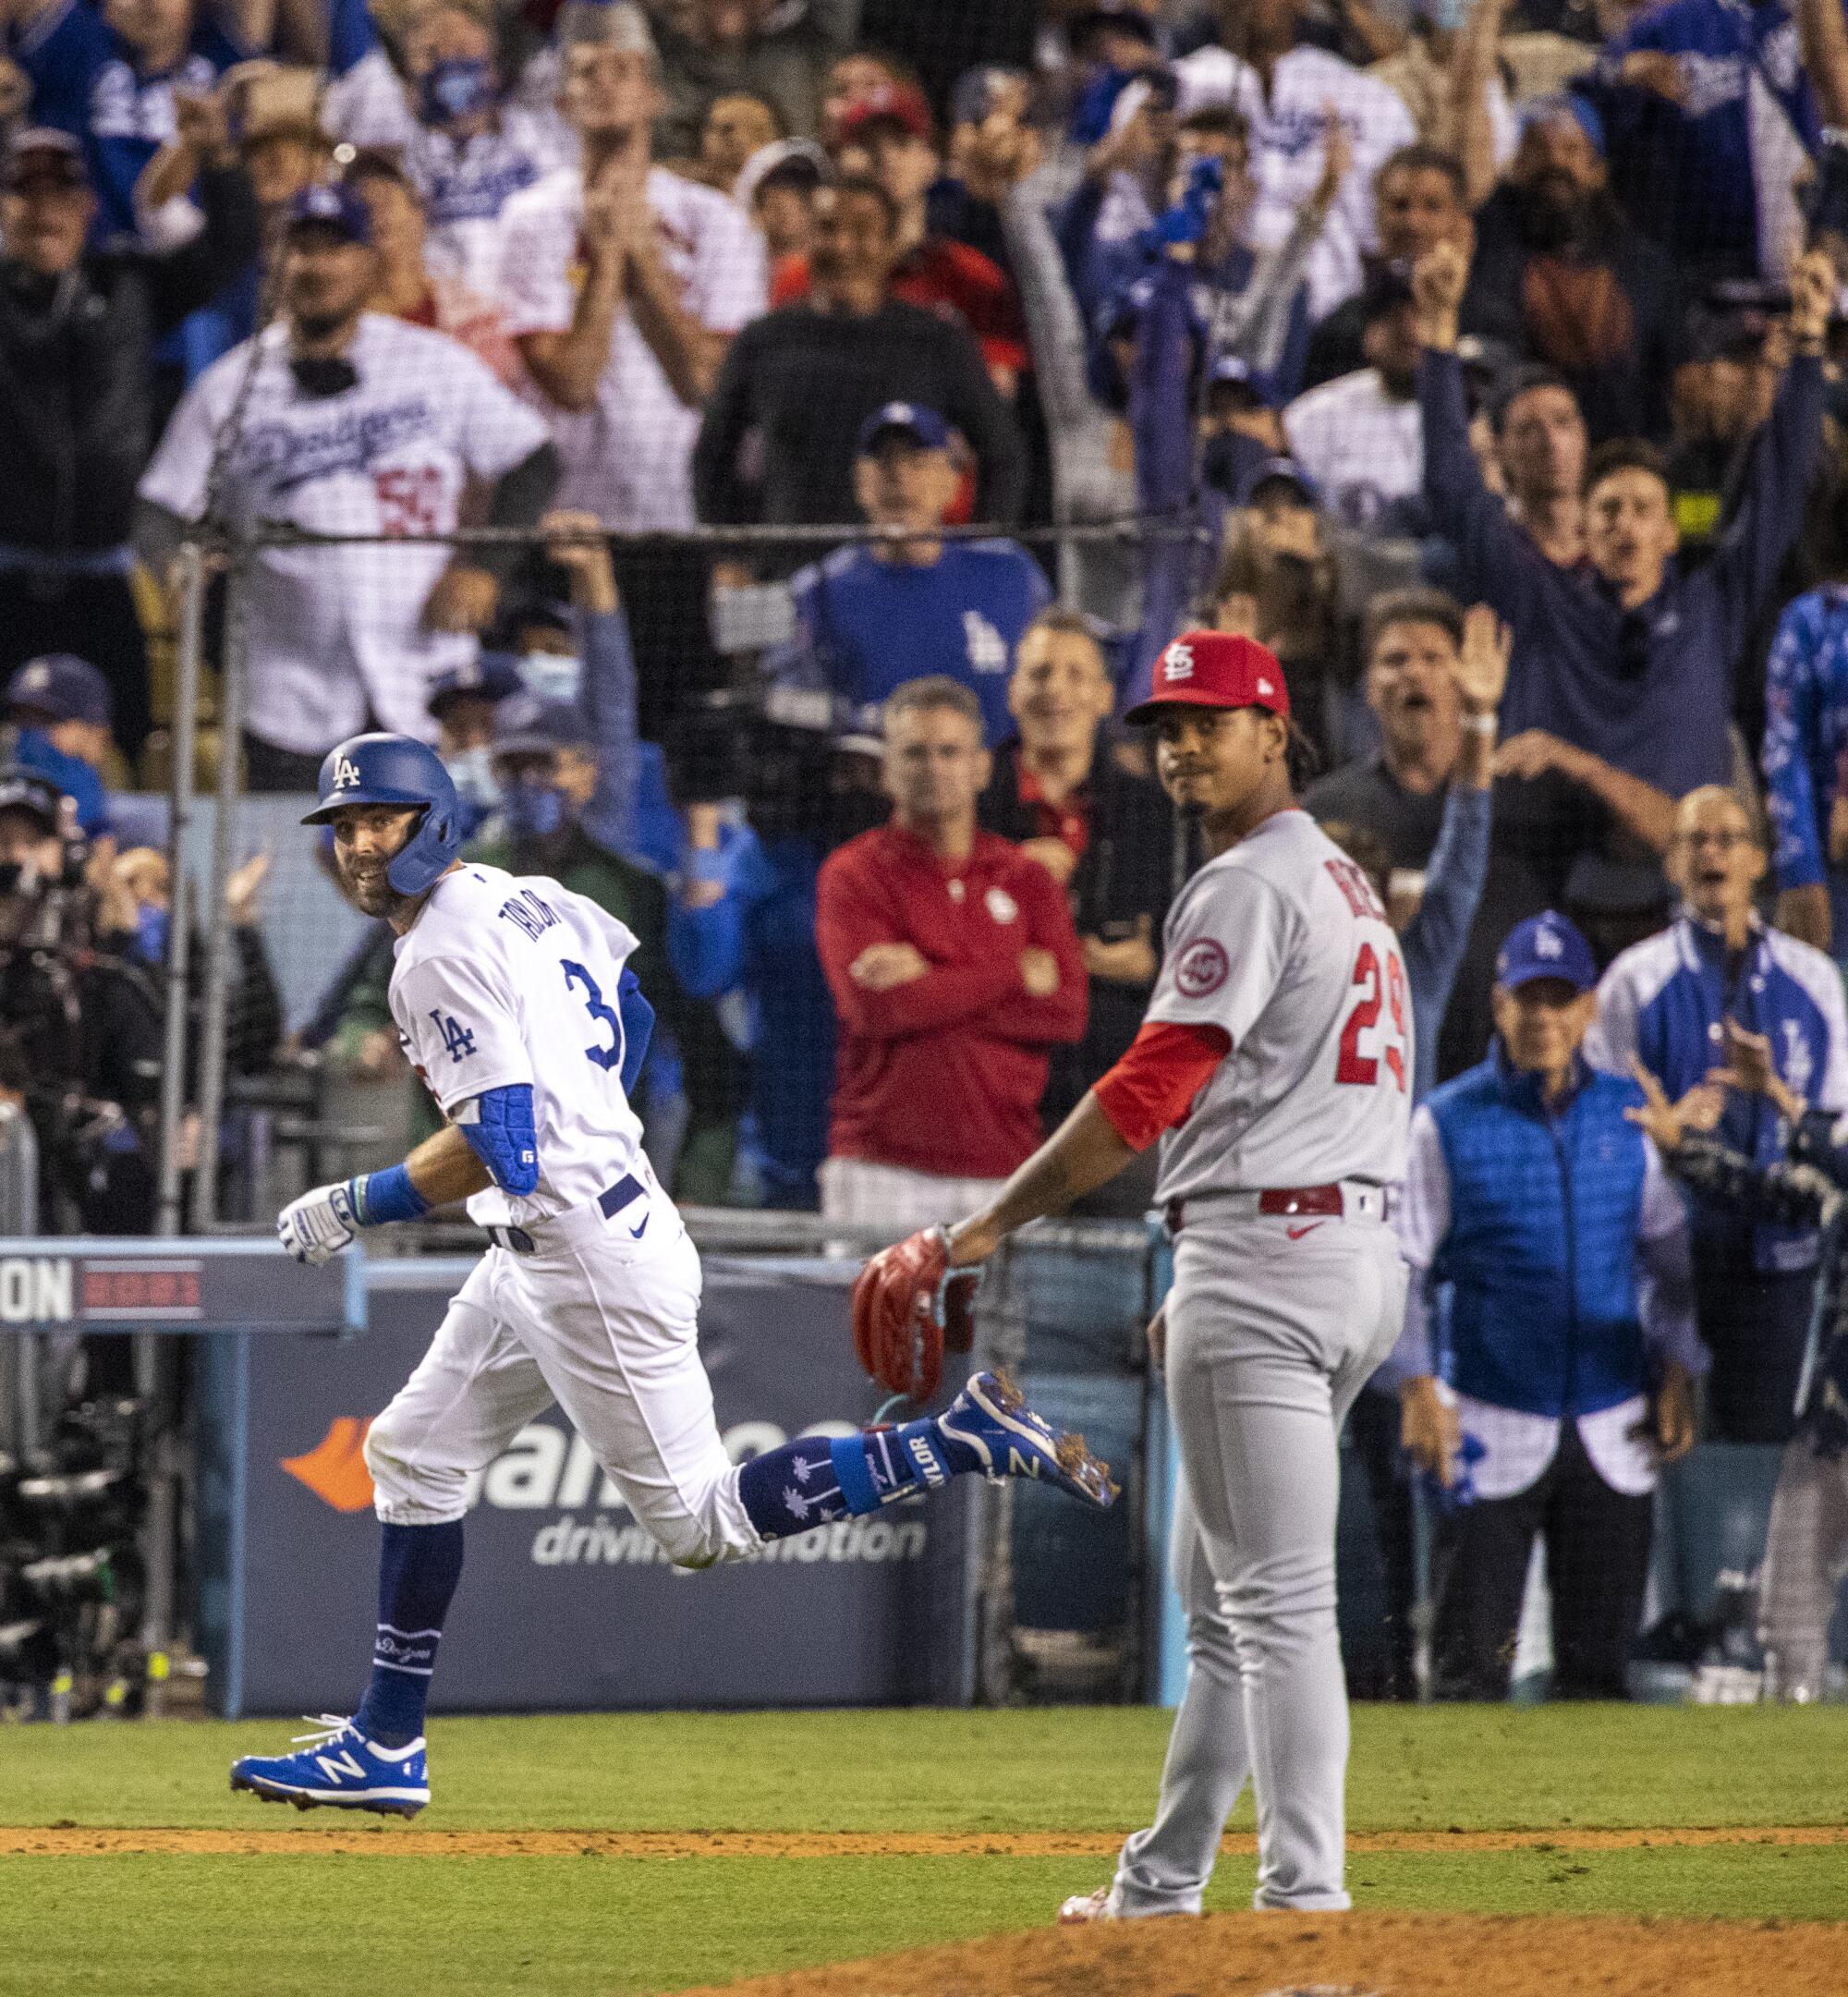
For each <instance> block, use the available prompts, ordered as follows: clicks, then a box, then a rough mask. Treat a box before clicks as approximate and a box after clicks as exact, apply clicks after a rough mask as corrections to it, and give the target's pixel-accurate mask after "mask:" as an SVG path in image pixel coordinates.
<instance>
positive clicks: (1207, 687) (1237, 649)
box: [1123, 631, 1290, 722]
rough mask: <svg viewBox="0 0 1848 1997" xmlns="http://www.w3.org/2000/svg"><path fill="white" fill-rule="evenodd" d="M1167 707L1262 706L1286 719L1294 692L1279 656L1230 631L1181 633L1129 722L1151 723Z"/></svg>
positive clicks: (1161, 660) (1165, 652)
mask: <svg viewBox="0 0 1848 1997" xmlns="http://www.w3.org/2000/svg"><path fill="white" fill-rule="evenodd" d="M1164 707H1262V708H1268V709H1269V710H1270V712H1271V713H1273V714H1282V715H1283V716H1285V717H1286V718H1287V717H1288V715H1289V712H1290V689H1289V688H1287V687H1286V686H1285V685H1284V684H1283V667H1282V666H1281V665H1279V664H1277V654H1276V653H1275V652H1274V651H1270V650H1269V649H1268V648H1267V647H1266V646H1263V645H1260V644H1259V643H1258V640H1257V639H1255V638H1243V637H1240V636H1239V635H1238V634H1237V633H1235V632H1232V631H1183V632H1182V633H1181V635H1180V637H1179V638H1177V639H1174V640H1173V643H1171V644H1169V645H1166V646H1164V647H1163V648H1162V651H1161V655H1160V656H1159V657H1158V658H1157V659H1156V661H1155V669H1154V671H1153V672H1152V673H1151V674H1150V675H1149V698H1148V699H1147V700H1144V701H1142V702H1140V703H1139V704H1138V705H1137V706H1136V707H1132V708H1131V709H1130V711H1129V712H1128V713H1126V714H1125V716H1124V717H1123V718H1124V719H1125V721H1135V722H1141V721H1153V720H1154V719H1155V717H1156V715H1157V714H1159V713H1160V712H1161V710H1162V709H1163V708H1164Z"/></svg>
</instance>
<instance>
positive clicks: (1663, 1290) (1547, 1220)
mask: <svg viewBox="0 0 1848 1997" xmlns="http://www.w3.org/2000/svg"><path fill="white" fill-rule="evenodd" d="M1495 980H1496V981H1495V992H1494V1017H1495V1029H1496V1037H1495V1042H1494V1045H1493V1047H1492V1048H1491V1050H1490V1053H1489V1058H1488V1059H1487V1060H1486V1061H1484V1062H1483V1063H1481V1064H1480V1065H1478V1066H1477V1067H1474V1068H1471V1069H1469V1070H1467V1071H1466V1072H1465V1073H1464V1074H1462V1075H1459V1076H1458V1077H1457V1078H1456V1079H1455V1080H1454V1081H1452V1082H1448V1083H1446V1084H1445V1085H1444V1087H1442V1088H1441V1089H1439V1090H1435V1091H1434V1092H1433V1093H1432V1094H1431V1095H1430V1096H1429V1097H1428V1098H1427V1099H1426V1101H1425V1102H1424V1103H1423V1105H1422V1106H1421V1107H1420V1108H1419V1109H1418V1110H1417V1112H1416V1114H1415V1115H1414V1117H1413V1120H1412V1135H1411V1155H1410V1160H1409V1163H1408V1164H1407V1168H1406V1175H1405V1201H1404V1210H1403V1213H1402V1218H1401V1225H1400V1233H1401V1238H1402V1244H1403V1247H1404V1255H1405V1259H1406V1260H1407V1261H1408V1262H1409V1263H1410V1264H1411V1266H1412V1270H1413V1274H1414V1281H1413V1285H1412V1290H1411V1295H1410V1298H1409V1301H1408V1304H1407V1308H1406V1317H1405V1331H1404V1336H1403V1337H1402V1339H1401V1340H1400V1344H1399V1348H1398V1351H1397V1353H1396V1354H1395V1355H1394V1360H1395V1370H1396V1371H1397V1372H1398V1373H1399V1374H1400V1375H1401V1376H1402V1377H1403V1378H1404V1384H1403V1385H1402V1387H1401V1390H1400V1392H1401V1400H1402V1403H1403V1408H1404V1438H1405V1446H1406V1447H1407V1449H1408V1450H1409V1451H1410V1452H1411V1453H1412V1455H1414V1456H1415V1457H1416V1458H1417V1459H1418V1461H1419V1462H1420V1463H1421V1464H1422V1465H1423V1466H1424V1467H1426V1468H1427V1469H1428V1470H1429V1471H1430V1472H1431V1473H1432V1474H1433V1475H1435V1476H1437V1477H1438V1478H1440V1479H1441V1480H1442V1481H1443V1482H1444V1483H1445V1484H1447V1485H1449V1484H1453V1483H1454V1482H1455V1480H1456V1477H1457V1468H1456V1465H1457V1458H1458V1455H1459V1451H1460V1447H1461V1445H1462V1443H1463V1440H1464V1438H1465V1437H1471V1438H1474V1440H1475V1443H1477V1444H1479V1445H1480V1451H1481V1454H1480V1456H1479V1459H1478V1460H1477V1462H1476V1463H1475V1466H1474V1473H1473V1484H1474V1494H1473V1497H1472V1498H1471V1501H1470V1502H1469V1503H1467V1504H1459V1505H1458V1506H1456V1507H1455V1508H1454V1509H1453V1511H1452V1512H1451V1514H1450V1516H1449V1517H1448V1518H1447V1519H1446V1521H1445V1525H1444V1528H1443V1534H1442V1539H1441V1544H1440V1560H1441V1581H1440V1587H1439V1599H1438V1613H1437V1626H1436V1633H1435V1641H1434V1660H1433V1664H1434V1673H1435V1677H1436V1684H1437V1691H1438V1694H1439V1696H1440V1697H1443V1698H1452V1699H1501V1698H1505V1697H1506V1696H1507V1692H1508V1685H1509V1678H1510V1674H1511V1664H1512V1661H1513V1657H1514V1636H1515V1631H1516V1629H1517V1627H1518V1626H1519V1622H1520V1613H1521V1599H1522V1594H1523V1589H1524V1584H1525V1582H1526V1574H1527V1565H1528V1560H1529V1556H1530V1555H1531V1553H1532V1551H1533V1543H1534V1535H1535V1534H1536V1533H1537V1532H1540V1533H1544V1534H1545V1536H1546V1544H1547V1568H1548V1577H1549V1581H1550V1587H1551V1591H1552V1607H1553V1656H1554V1676H1553V1689H1554V1694H1555V1696H1556V1697H1561V1698H1578V1699H1621V1698H1623V1667H1624V1662H1625V1660H1626V1658H1627V1655H1628V1652H1629V1647H1630V1640H1631V1638H1632V1637H1633V1636H1634V1635H1635V1631H1636V1628H1637V1626H1638V1623H1639V1621H1640V1617H1641V1612H1642V1601H1643V1586H1644V1581H1645V1577H1646V1575H1647V1566H1648V1556H1649V1532H1650V1513H1651V1504H1650V1492H1652V1491H1653V1489H1654V1486H1655V1479H1656V1469H1657V1466H1658V1465H1659V1464H1660V1462H1662V1461H1665V1460H1672V1458H1673V1457H1675V1456H1678V1455H1681V1454H1682V1453H1683V1452H1684V1450H1685V1449H1686V1448H1687V1447H1688V1445H1689V1443H1691V1442H1692V1441H1693V1438H1694V1420H1693V1405H1692V1397H1691V1394H1690V1392H1689V1380H1690V1377H1691V1376H1692V1375H1693V1374H1695V1373H1696V1372H1699V1371H1701V1370H1704V1368H1705V1365H1706V1354H1705V1352H1704V1350H1703V1349H1702V1347H1701V1346H1700V1343H1699V1340H1698V1339H1697V1338H1696V1334H1695V1330H1694V1313H1693V1280H1692V1274H1691V1271H1690V1266H1689V1260H1688V1246H1687V1231H1686V1224H1685V1221H1684V1214H1683V1210H1682V1203H1681V1199H1680V1196H1679V1195H1678V1194H1677V1192H1676V1191H1675V1189H1674V1187H1673V1186H1672V1183H1671V1181H1670V1179H1669V1177H1668V1175H1667V1174H1666V1173H1665V1171H1664V1170H1663V1167H1662V1163H1661V1160H1660V1158H1659V1157H1658V1156H1657V1154H1656V1151H1655V1147H1654V1146H1653V1145H1652V1144H1650V1142H1649V1141H1648V1139H1647V1138H1646V1137H1645V1136H1644V1135H1643V1133H1642V1132H1641V1131H1640V1130H1639V1129H1638V1128H1637V1127H1636V1126H1635V1117H1634V1116H1633V1115H1632V1114H1631V1113H1632V1112H1633V1111H1635V1110H1636V1109H1637V1108H1638V1106H1639V1105H1640V1104H1641V1102H1642V1100H1643V1099H1642V1093H1641V1091H1640V1090H1638V1088H1637V1087H1636V1085H1635V1083H1634V1082H1632V1081H1630V1080H1628V1079H1625V1078H1619V1077H1617V1076H1614V1075H1606V1074H1602V1073H1600V1072H1599V1071H1598V1070H1596V1069H1594V1068H1591V1067H1589V1066H1587V1064H1586V1062H1585V1060H1584V1058H1583V1057H1582V1055H1581V1053H1580V1052H1579V1048H1580V1043H1581V1041H1583V1040H1584V1038H1585V1034H1586V1030H1587V1028H1588V1027H1589V1026H1590V1024H1591V1020H1592V1016H1593V1013H1594V1010H1595V1007H1596V1004H1597V1001H1596V997H1595V995H1594V994H1595V988H1596V985H1597V980H1598V969H1597V966H1596V964H1595V963H1594V961H1593V959H1592V955H1591V949H1590V946H1589V945H1588V944H1587V943H1586V941H1585V939H1584V937H1583V936H1581V935H1580V934H1579V932H1577V930H1575V929H1574V927H1573V926H1572V924H1571V923H1570V922H1568V921H1566V920H1565V919H1564V918H1563V917H1561V916H1557V915H1554V914H1552V913H1550V912H1549V913H1547V914H1545V915H1538V916H1535V917H1533V918H1531V919H1529V920H1527V921H1526V922H1523V923H1521V924H1519V925H1518V926H1517V927H1516V928H1515V929H1514V930H1513V931H1512V932H1510V933H1509V935H1508V938H1507V940H1506V941H1505V942H1504V943H1503V944H1502V945H1501V952H1500V954H1499V955H1498V956H1497V958H1496V964H1495Z"/></svg>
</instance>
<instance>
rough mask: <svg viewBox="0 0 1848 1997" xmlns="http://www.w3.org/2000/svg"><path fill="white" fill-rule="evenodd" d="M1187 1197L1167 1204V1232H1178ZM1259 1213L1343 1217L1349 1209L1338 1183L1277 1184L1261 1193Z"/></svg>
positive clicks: (1183, 1215)
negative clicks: (1346, 1207)
mask: <svg viewBox="0 0 1848 1997" xmlns="http://www.w3.org/2000/svg"><path fill="white" fill-rule="evenodd" d="M1186 1205H1187V1203H1186V1201H1185V1199H1171V1200H1169V1202H1168V1206H1167V1221H1168V1232H1169V1233H1170V1234H1171V1235H1177V1234H1179V1233H1180V1231H1181V1223H1182V1221H1183V1219H1184V1218H1185V1212H1186ZM1345 1211H1346V1209H1345V1206H1344V1204H1343V1199H1342V1191H1341V1187H1339V1186H1276V1187H1271V1188H1270V1190H1269V1191H1268V1192H1261V1193H1259V1194H1258V1212H1260V1213H1287V1214H1291V1215H1295V1214H1299V1213H1309V1214H1322V1215H1325V1216H1331V1217H1332V1218H1334V1219H1337V1220H1338V1219H1340V1217H1341V1215H1342V1214H1343V1212H1345Z"/></svg>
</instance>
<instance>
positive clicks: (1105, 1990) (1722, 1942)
mask: <svg viewBox="0 0 1848 1997" xmlns="http://www.w3.org/2000/svg"><path fill="white" fill-rule="evenodd" d="M1844 1989H1848V1926H1832V1925H1830V1926H1825V1925H1822V1924H1818V1923H1807V1924H1796V1925H1792V1926H1786V1925H1784V1924H1783V1923H1781V1922H1778V1921H1765V1922H1743V1921H1696V1920H1633V1919H1625V1918H1622V1917H1621V1916H1606V1917H1599V1918H1594V1919H1572V1918H1562V1917H1559V1916H1547V1917H1542V1918H1499V1919H1498V1918H1482V1917H1479V1916H1472V1915H1461V1914H1455V1915H1446V1914H1342V1915H1328V1916H1310V1917H1307V1918H1300V1919H1298V1918H1289V1917H1285V1916H1280V1915H1276V1914H1212V1915H1208V1916H1206V1917H1204V1918H1199V1919H1186V1918H1180V1919H1169V1920H1144V1921H1112V1922H1107V1923H1102V1924H1099V1925H1097V1926H1092V1927H1088V1928H1064V1929H1052V1930H1039V1931H1037V1932H1029V1933H1026V1934H1008V1935H996V1936H994V1937H992V1938H991V1939H989V1940H987V1941H981V1942H959V1943H957V1944H955V1945H954V1946H952V1947H948V1948H933V1949H916V1950H912V1951H910V1952H908V1953H906V1954H902V1955H887V1956H881V1957H878V1958H875V1959H873V1960H870V1961H866V1962H847V1963H835V1964H831V1965H830V1966H829V1967H826V1968H821V1969H805V1970H799V1971H794V1972H791V1973H789V1974H787V1975H782V1976H771V1977H756V1978H753V1979H750V1980H749V1981H748V1982H744V1983H732V1984H727V1985H724V1986H723V1991H724V1997H1070V1993H1071V1992H1073V1991H1084V1993H1085V1997H1208V1993H1209V1992H1210V1993H1211V1997H1484V1993H1485V1992H1493V1997H1741V1993H1742V1992H1745V1991H1766V1992H1775V1993H1776V1997H1841V1993H1842V1991H1843V1990H1844ZM680 1997H718V1991H717V1989H716V1988H715V1989H709V1990H705V1991H683V1992H681V1993H680Z"/></svg>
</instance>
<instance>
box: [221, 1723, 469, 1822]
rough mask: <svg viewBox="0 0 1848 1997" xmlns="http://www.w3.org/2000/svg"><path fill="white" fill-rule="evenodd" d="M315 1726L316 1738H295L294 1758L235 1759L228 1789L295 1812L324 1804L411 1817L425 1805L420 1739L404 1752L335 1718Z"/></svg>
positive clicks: (426, 1771) (426, 1774) (426, 1773)
mask: <svg viewBox="0 0 1848 1997" xmlns="http://www.w3.org/2000/svg"><path fill="white" fill-rule="evenodd" d="M310 1717H311V1716H310ZM320 1725H321V1728H322V1731H321V1732H319V1733H314V1734H298V1735H296V1745H297V1747H298V1749H299V1750H300V1751H299V1752H298V1753H296V1754H279V1755H274V1756H265V1755H257V1754H247V1755H242V1756H240V1757H239V1758H238V1759H237V1760H235V1761H233V1762H232V1764H231V1786H232V1788H234V1789H248V1790H249V1792H250V1794H251V1795H252V1796H258V1797H261V1800H262V1801H263V1802H265V1803H293V1804H294V1805H295V1807H296V1808H298V1809H313V1808H317V1807H318V1806H320V1805H323V1804H324V1805H327V1806H329V1807H330V1808H334V1809H371V1810H376V1811H378V1812H379V1813H380V1814H381V1815H383V1816H387V1817H415V1816H416V1815H417V1813H418V1811H419V1810H420V1809H421V1808H423V1806H424V1805H425V1804H426V1803H428V1802H429V1801H430V1766H429V1761H428V1760H427V1758H426V1756H425V1754H424V1747H423V1736H422V1735H419V1736H418V1737H417V1739H415V1740H414V1741H412V1742H411V1744H410V1746H409V1747H380V1746H379V1744H378V1743H377V1742H376V1741H371V1740H368V1739H367V1738H366V1736H365V1735H363V1734H362V1733H360V1731H359V1728H358V1727H357V1726H355V1725H354V1724H353V1723H352V1721H350V1720H343V1719H341V1718H340V1717H339V1715H338V1714H336V1713H332V1712H323V1713H322V1715H321V1720H320Z"/></svg>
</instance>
